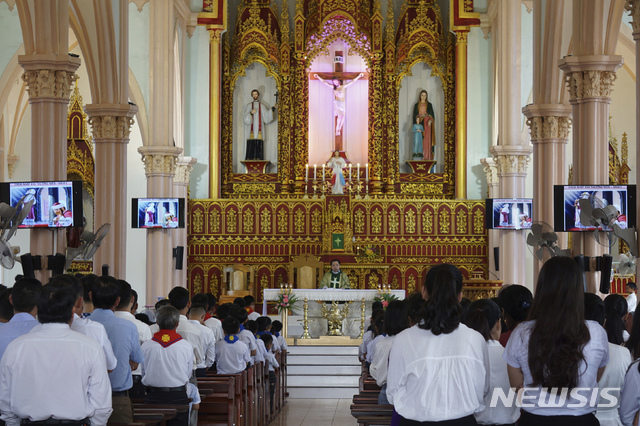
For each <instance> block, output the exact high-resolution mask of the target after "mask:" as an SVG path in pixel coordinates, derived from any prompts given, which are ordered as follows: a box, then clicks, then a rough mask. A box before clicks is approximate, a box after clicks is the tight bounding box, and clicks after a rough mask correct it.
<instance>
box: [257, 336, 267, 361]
mask: <svg viewBox="0 0 640 426" xmlns="http://www.w3.org/2000/svg"><path fill="white" fill-rule="evenodd" d="M256 346H257V347H258V350H257V351H256V355H255V356H254V357H253V362H254V363H256V364H257V363H259V362H261V361H262V362H265V361H266V360H267V358H266V357H267V354H268V352H267V348H266V346H265V345H264V342H263V341H262V339H260V338H257V339H256Z"/></svg>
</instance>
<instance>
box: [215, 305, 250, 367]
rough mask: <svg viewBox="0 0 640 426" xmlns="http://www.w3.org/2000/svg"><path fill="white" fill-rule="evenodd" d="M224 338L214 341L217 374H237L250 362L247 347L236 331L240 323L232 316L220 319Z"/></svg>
mask: <svg viewBox="0 0 640 426" xmlns="http://www.w3.org/2000/svg"><path fill="white" fill-rule="evenodd" d="M222 330H223V331H224V339H222V340H220V341H219V342H217V343H216V360H217V372H218V374H237V373H240V372H242V371H244V370H245V369H246V368H247V366H248V363H249V362H251V355H250V353H249V348H248V347H247V345H246V344H245V343H244V342H241V341H240V338H239V337H238V334H237V333H238V331H239V330H240V323H239V322H238V320H237V319H235V318H234V317H227V318H225V319H224V321H222Z"/></svg>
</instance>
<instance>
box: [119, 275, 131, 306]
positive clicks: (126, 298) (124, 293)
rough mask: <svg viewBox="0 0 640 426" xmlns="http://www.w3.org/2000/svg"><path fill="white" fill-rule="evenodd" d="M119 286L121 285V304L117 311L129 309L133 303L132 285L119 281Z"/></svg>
mask: <svg viewBox="0 0 640 426" xmlns="http://www.w3.org/2000/svg"><path fill="white" fill-rule="evenodd" d="M118 284H120V303H118V306H116V309H127V308H128V307H129V303H131V291H132V289H131V284H129V283H128V282H126V281H125V280H118Z"/></svg>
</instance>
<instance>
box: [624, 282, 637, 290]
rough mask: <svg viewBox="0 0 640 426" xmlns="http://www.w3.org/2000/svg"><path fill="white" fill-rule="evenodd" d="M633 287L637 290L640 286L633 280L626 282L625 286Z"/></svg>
mask: <svg viewBox="0 0 640 426" xmlns="http://www.w3.org/2000/svg"><path fill="white" fill-rule="evenodd" d="M627 286H629V287H631V289H632V290H633V291H636V290H637V289H638V286H637V285H636V283H634V282H633V281H629V282H628V283H626V284H625V287H627Z"/></svg>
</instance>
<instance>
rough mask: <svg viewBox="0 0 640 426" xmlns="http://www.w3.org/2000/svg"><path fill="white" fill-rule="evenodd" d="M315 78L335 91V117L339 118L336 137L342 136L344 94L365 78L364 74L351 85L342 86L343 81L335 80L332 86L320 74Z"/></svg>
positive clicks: (315, 75)
mask: <svg viewBox="0 0 640 426" xmlns="http://www.w3.org/2000/svg"><path fill="white" fill-rule="evenodd" d="M313 76H314V77H315V78H317V79H318V80H320V82H321V83H322V84H324V85H325V86H327V87H330V88H332V89H333V115H334V116H335V117H337V120H336V136H340V132H341V131H342V126H343V125H344V116H345V113H346V111H345V102H344V92H345V90H347V87H349V86H351V85H352V84H353V83H355V82H356V81H358V79H360V78H362V77H364V74H363V73H360V74H359V75H358V76H357V77H356V78H354V79H353V81H352V82H351V83H348V84H342V80H338V79H337V78H334V79H333V81H332V83H333V84H330V83H329V82H327V81H326V80H324V79H323V78H321V77H320V76H319V75H318V74H314V75H313Z"/></svg>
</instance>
